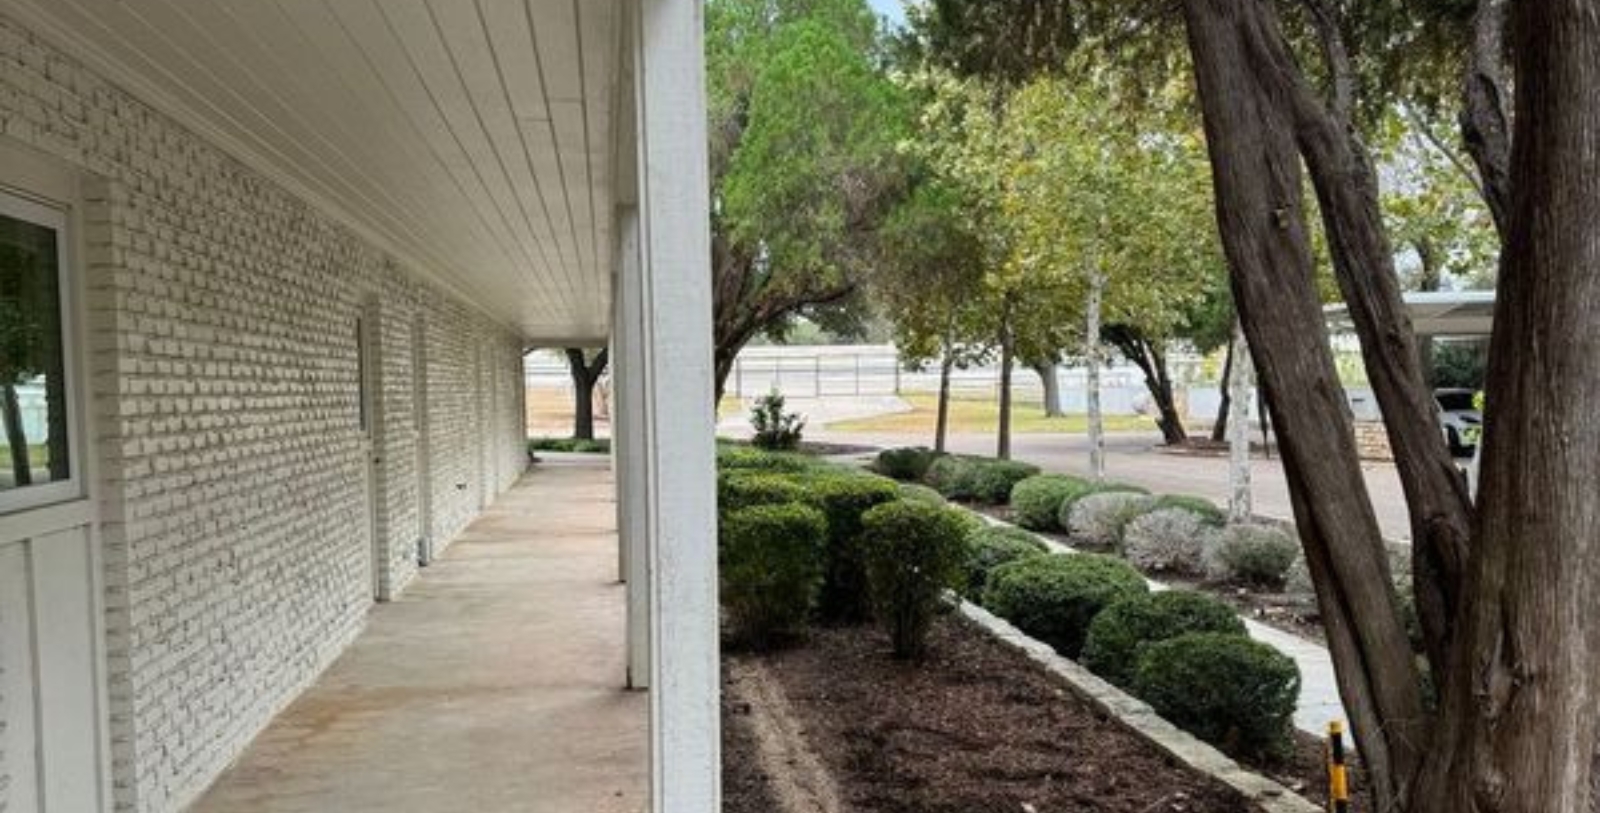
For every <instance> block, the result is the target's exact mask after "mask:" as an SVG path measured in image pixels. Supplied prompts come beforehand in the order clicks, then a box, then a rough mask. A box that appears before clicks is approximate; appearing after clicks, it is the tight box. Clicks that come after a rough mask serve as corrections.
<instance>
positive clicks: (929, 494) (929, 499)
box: [900, 483, 944, 505]
mask: <svg viewBox="0 0 1600 813" xmlns="http://www.w3.org/2000/svg"><path fill="white" fill-rule="evenodd" d="M900 499H902V500H910V501H912V502H920V503H922V504H924V505H944V495H943V494H940V493H939V492H937V491H934V490H933V489H932V488H929V487H928V486H925V485H922V484H921V483H901V484H900Z"/></svg>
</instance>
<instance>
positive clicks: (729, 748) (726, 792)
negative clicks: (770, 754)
mask: <svg viewBox="0 0 1600 813" xmlns="http://www.w3.org/2000/svg"><path fill="white" fill-rule="evenodd" d="M749 720H750V716H749V710H748V709H747V708H743V707H741V703H740V702H739V701H737V700H735V699H734V698H733V697H731V696H729V694H728V693H727V692H723V693H722V810H723V812H724V813H773V811H776V810H778V801H777V799H776V797H775V796H774V795H773V792H772V788H771V784H770V782H771V778H770V777H768V776H767V774H766V772H765V771H764V770H762V768H761V764H760V757H758V756H757V754H758V753H759V751H758V746H757V745H756V737H755V732H754V731H753V730H752V729H751V726H750V722H749Z"/></svg>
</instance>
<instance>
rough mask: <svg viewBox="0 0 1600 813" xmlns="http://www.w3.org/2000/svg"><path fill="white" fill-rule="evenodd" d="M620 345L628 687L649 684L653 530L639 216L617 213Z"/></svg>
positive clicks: (616, 442) (620, 499)
mask: <svg viewBox="0 0 1600 813" xmlns="http://www.w3.org/2000/svg"><path fill="white" fill-rule="evenodd" d="M614 233H615V234H616V239H617V243H618V245H617V267H618V272H619V273H618V275H617V285H616V292H615V294H614V302H615V303H616V308H617V319H616V339H615V341H616V345H617V354H616V358H615V359H614V360H613V362H612V363H613V364H615V365H616V366H615V368H614V371H613V380H614V381H615V382H616V386H615V388H614V394H613V396H612V405H611V410H612V415H613V416H615V418H614V419H615V421H616V422H615V423H614V424H613V430H612V437H613V443H612V448H613V449H614V450H615V451H616V453H617V461H618V472H617V508H618V513H617V535H618V542H619V545H618V548H619V551H618V557H619V560H620V561H619V566H620V568H621V577H622V580H623V581H625V582H627V596H628V600H627V619H628V620H627V648H628V687H629V688H632V689H647V688H649V686H650V672H651V668H650V553H649V551H650V544H649V532H650V526H649V523H648V522H646V517H647V516H648V513H649V501H648V494H649V492H650V478H649V475H648V473H647V471H646V468H645V466H646V462H645V436H644V425H645V416H644V380H643V379H644V346H643V344H642V343H641V336H640V328H641V327H642V324H643V322H644V312H643V310H642V308H641V307H640V301H639V300H640V289H641V287H642V285H643V280H642V278H641V266H640V260H639V213H638V211H637V210H635V209H633V208H631V207H629V208H628V209H625V210H622V211H619V212H618V215H617V224H616V229H615V232H614Z"/></svg>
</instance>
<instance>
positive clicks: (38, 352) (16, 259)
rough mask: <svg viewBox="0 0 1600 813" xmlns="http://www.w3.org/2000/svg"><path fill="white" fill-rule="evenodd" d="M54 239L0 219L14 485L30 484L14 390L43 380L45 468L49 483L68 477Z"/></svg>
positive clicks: (0, 301) (2, 390) (0, 374)
mask: <svg viewBox="0 0 1600 813" xmlns="http://www.w3.org/2000/svg"><path fill="white" fill-rule="evenodd" d="M55 251H56V249H55V242H54V234H53V233H48V232H36V231H35V230H33V229H32V228H30V227H29V226H27V224H24V223H22V222H21V221H15V220H8V219H5V218H0V423H3V425H4V431H5V439H6V445H7V446H8V447H9V449H10V453H11V461H10V462H11V470H12V478H13V482H14V483H15V484H16V485H17V486H26V485H30V484H32V483H33V477H34V471H33V461H32V459H31V455H30V449H29V444H28V437H27V435H26V433H25V432H24V431H23V425H22V409H21V399H20V398H19V396H18V393H17V388H18V387H20V386H21V385H23V384H26V383H28V382H29V381H32V380H34V379H36V378H38V377H40V376H44V377H45V381H44V385H45V397H46V399H48V400H49V401H50V402H51V403H52V404H55V405H57V407H58V408H56V409H51V410H50V411H49V412H50V414H49V439H48V442H47V449H48V464H47V465H48V469H49V472H50V478H51V479H52V480H55V479H61V478H64V477H66V476H67V474H68V472H67V465H68V459H67V446H66V444H67V432H66V430H67V427H66V413H65V410H62V409H60V408H59V405H60V404H62V403H64V402H65V398H66V390H65V378H64V375H63V372H62V358H61V347H60V343H59V341H58V340H57V337H58V336H59V333H60V318H59V305H60V300H59V293H58V292H57V290H56V287H55V286H56V276H55V273H56V272H55V264H56V256H55Z"/></svg>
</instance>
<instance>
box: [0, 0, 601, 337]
mask: <svg viewBox="0 0 1600 813" xmlns="http://www.w3.org/2000/svg"><path fill="white" fill-rule="evenodd" d="M0 12H4V13H8V14H13V15H15V16H16V17H18V18H19V19H20V20H21V21H22V22H23V23H24V24H26V25H30V26H32V27H35V28H36V29H38V30H39V32H40V34H41V35H42V36H45V37H46V38H48V39H51V40H52V41H53V42H56V43H57V44H58V45H60V46H61V47H64V48H66V49H68V50H69V51H70V52H71V53H73V54H74V55H75V56H77V57H79V58H81V59H84V60H85V61H86V62H88V63H89V64H90V65H91V66H92V67H95V68H97V69H99V70H101V71H102V72H104V73H106V74H107V75H108V76H109V78H111V79H112V80H113V81H114V82H116V83H118V84H120V85H122V86H123V87H124V88H126V89H127V90H129V91H130V92H132V93H134V94H135V95H137V96H139V97H140V98H142V99H144V100H145V101H147V102H149V103H151V104H152V105H154V106H156V107H157V108H159V109H161V110H162V111H163V112H165V113H168V114H170V115H173V116H175V117H177V118H178V119H179V120H180V121H182V122H183V123H184V124H185V125H187V126H189V127H191V128H194V129H196V130H198V131H200V132H202V133H203V134H204V135H205V136H207V137H208V138H211V139H213V140H215V141H217V142H219V143H220V144H222V145H223V146H224V148H225V149H227V150H228V151H229V152H231V153H233V154H234V155H235V156H236V157H238V158H240V159H241V160H243V161H245V162H246V163H248V164H250V165H251V166H253V167H255V168H256V169H258V170H260V171H262V172H265V173H267V174H268V175H270V176H271V177H273V178H274V179H276V180H278V181H280V182H281V183H283V184H285V185H286V186H288V187H290V188H291V190H293V191H295V192H296V193H298V194H301V195H304V196H306V197H308V198H310V199H312V201H313V202H315V203H316V204H318V205H319V206H321V207H323V208H325V209H327V210H329V211H330V212H331V213H332V214H334V215H335V216H336V217H338V218H340V219H341V220H343V221H344V222H346V223H347V225H350V226H352V227H353V228H356V229H357V230H359V231H361V232H362V233H364V234H365V235H367V236H368V237H370V238H372V239H374V240H377V241H378V242H379V243H380V244H382V245H383V246H384V247H385V248H386V249H387V250H389V251H392V252H393V253H394V254H396V255H397V256H398V258H399V259H400V260H401V261H402V262H403V263H405V264H407V265H409V266H413V267H415V268H416V270H418V271H420V272H422V273H423V274H424V275H426V276H429V277H431V278H433V279H435V280H437V281H439V282H441V283H443V284H444V285H446V286H447V287H449V288H451V289H452V290H454V291H455V292H456V293H458V294H459V295H461V296H463V297H465V298H467V299H468V300H470V301H471V302H472V303H474V304H476V305H477V306H479V307H480V308H482V309H484V310H485V311H487V312H489V313H490V314H491V315H493V316H495V317H497V318H498V319H499V320H501V321H503V322H504V323H506V324H507V325H510V326H514V327H515V328H517V329H519V330H520V331H521V332H522V333H523V334H524V336H525V337H527V338H528V339H529V340H530V341H545V342H552V343H554V342H558V341H567V340H581V339H588V340H595V339H602V338H603V337H605V336H606V335H607V333H608V326H609V324H610V317H609V314H610V283H609V279H610V262H611V248H610V247H611V239H612V238H611V225H612V219H611V215H610V213H611V211H612V207H613V203H614V202H613V190H614V188H615V186H614V183H615V178H614V176H616V175H617V174H618V172H621V173H624V174H629V173H631V170H630V168H629V167H627V166H622V167H618V166H616V164H617V161H616V156H619V155H621V156H629V155H631V150H632V146H631V145H632V144H633V138H632V134H631V132H630V133H628V134H627V135H626V137H625V138H622V139H619V138H618V137H617V132H616V127H617V125H618V122H619V121H620V122H621V123H622V124H623V126H631V124H630V122H631V120H632V117H631V116H630V115H625V114H624V115H621V116H618V115H615V114H616V113H617V112H618V110H619V108H623V107H624V106H627V105H631V104H632V102H631V101H624V100H625V99H627V94H628V93H630V91H629V89H628V87H627V85H631V83H624V82H623V81H622V79H623V78H624V73H625V71H624V70H623V67H624V64H625V63H624V60H623V59H622V50H623V49H622V33H623V32H622V28H623V26H622V25H621V20H622V9H621V7H620V0H0ZM626 112H631V111H626Z"/></svg>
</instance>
